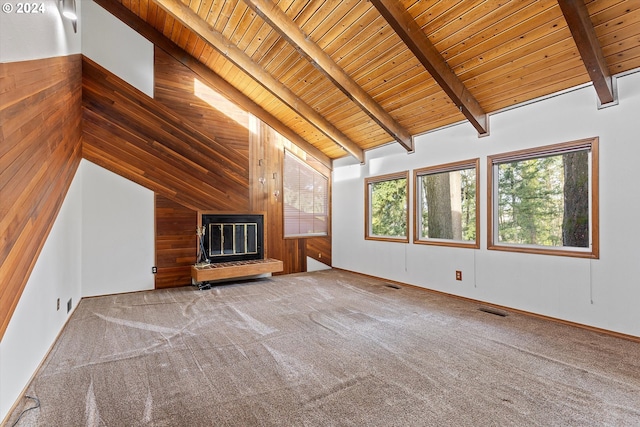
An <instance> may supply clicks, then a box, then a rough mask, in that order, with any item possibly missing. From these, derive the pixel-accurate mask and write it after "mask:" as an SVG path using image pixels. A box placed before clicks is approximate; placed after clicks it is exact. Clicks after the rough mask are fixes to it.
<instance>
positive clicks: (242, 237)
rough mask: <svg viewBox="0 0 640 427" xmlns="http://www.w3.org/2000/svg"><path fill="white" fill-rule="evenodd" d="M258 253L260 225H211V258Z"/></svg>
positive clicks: (249, 223) (251, 223)
mask: <svg viewBox="0 0 640 427" xmlns="http://www.w3.org/2000/svg"><path fill="white" fill-rule="evenodd" d="M257 253H258V224H257V223H255V222H234V223H210V224H209V257H211V258H212V259H213V258H215V257H220V256H228V255H250V254H257Z"/></svg>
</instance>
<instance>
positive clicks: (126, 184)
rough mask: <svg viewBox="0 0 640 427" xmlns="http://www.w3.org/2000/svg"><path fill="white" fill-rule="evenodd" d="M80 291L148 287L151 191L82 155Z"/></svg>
mask: <svg viewBox="0 0 640 427" xmlns="http://www.w3.org/2000/svg"><path fill="white" fill-rule="evenodd" d="M80 170H81V172H82V177H83V186H82V208H83V210H82V296H83V297H85V296H94V295H105V294H115V293H121V292H131V291H140V290H146V289H153V288H154V276H153V274H152V273H151V267H152V266H154V265H155V264H154V263H155V241H154V227H155V222H154V194H153V191H151V190H148V189H146V188H144V187H141V186H140V185H138V184H135V183H133V182H131V181H129V180H127V179H125V178H122V177H121V176H119V175H116V174H114V173H112V172H110V171H108V170H106V169H103V168H101V167H100V166H96V165H95V164H93V163H91V162H89V161H87V160H82V162H81V164H80Z"/></svg>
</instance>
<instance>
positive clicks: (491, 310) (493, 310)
mask: <svg viewBox="0 0 640 427" xmlns="http://www.w3.org/2000/svg"><path fill="white" fill-rule="evenodd" d="M478 310H480V311H483V312H485V313H489V314H495V315H496V316H500V317H507V313H505V312H504V311H501V310H498V309H496V308H493V307H480V308H479V309H478Z"/></svg>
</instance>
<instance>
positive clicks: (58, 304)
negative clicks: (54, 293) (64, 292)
mask: <svg viewBox="0 0 640 427" xmlns="http://www.w3.org/2000/svg"><path fill="white" fill-rule="evenodd" d="M58 310H60V298H58V301H57V302H56V311H58Z"/></svg>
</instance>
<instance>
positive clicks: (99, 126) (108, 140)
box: [83, 58, 249, 211]
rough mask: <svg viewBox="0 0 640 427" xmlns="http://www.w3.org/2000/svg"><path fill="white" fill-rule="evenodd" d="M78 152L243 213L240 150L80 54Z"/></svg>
mask: <svg viewBox="0 0 640 427" xmlns="http://www.w3.org/2000/svg"><path fill="white" fill-rule="evenodd" d="M83 106H84V119H85V127H84V130H83V138H84V144H83V150H84V154H83V155H84V157H85V158H87V159H88V160H90V161H92V162H94V163H96V164H98V165H100V166H103V167H105V168H107V169H109V170H111V171H113V172H115V173H117V174H119V175H122V176H124V177H126V178H128V179H131V180H132V181H134V182H137V183H139V184H140V185H143V186H145V187H147V188H150V189H151V190H153V191H155V192H157V193H159V194H160V195H162V196H164V197H167V198H169V199H171V200H173V201H175V202H177V203H180V204H182V205H183V206H185V207H189V208H191V209H193V210H226V211H246V210H247V209H248V208H249V196H248V194H249V189H248V186H249V172H248V162H247V160H246V156H244V155H243V154H242V153H239V152H237V151H236V150H234V149H233V147H229V146H227V145H225V144H222V143H220V142H219V141H217V140H216V139H214V138H213V137H211V136H209V135H206V134H204V133H203V132H202V131H200V130H199V129H198V128H197V126H196V125H194V124H192V123H191V122H190V121H189V120H188V119H186V118H184V117H182V116H181V115H179V114H177V113H175V112H174V111H172V110H171V109H170V108H168V107H166V106H165V105H163V104H162V103H160V102H158V101H155V100H153V99H151V98H149V97H147V96H146V95H145V94H143V93H142V92H140V91H138V90H137V89H135V88H133V87H131V86H130V85H128V84H127V83H126V82H124V81H122V80H120V79H118V78H117V77H115V76H114V75H113V74H111V73H109V72H108V71H106V70H104V69H103V68H102V67H100V66H99V65H97V64H95V63H93V62H92V61H91V60H89V59H87V58H84V60H83Z"/></svg>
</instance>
